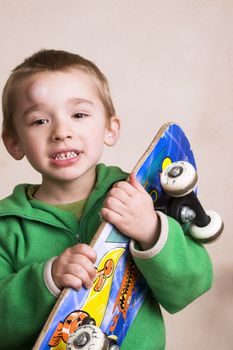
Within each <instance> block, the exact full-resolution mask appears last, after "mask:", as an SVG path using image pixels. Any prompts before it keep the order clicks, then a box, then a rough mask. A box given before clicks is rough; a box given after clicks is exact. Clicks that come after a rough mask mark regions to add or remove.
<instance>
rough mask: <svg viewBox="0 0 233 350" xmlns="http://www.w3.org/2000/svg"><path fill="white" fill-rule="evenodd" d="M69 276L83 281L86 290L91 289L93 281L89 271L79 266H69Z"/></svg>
mask: <svg viewBox="0 0 233 350" xmlns="http://www.w3.org/2000/svg"><path fill="white" fill-rule="evenodd" d="M68 271H69V274H70V275H72V276H74V277H75V278H77V279H80V280H81V281H82V285H83V286H84V287H85V288H91V286H92V284H93V280H92V279H91V278H90V276H89V273H88V272H87V270H86V269H85V268H84V267H83V266H82V265H78V264H69V269H68Z"/></svg>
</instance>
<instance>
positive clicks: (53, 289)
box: [44, 257, 61, 297]
mask: <svg viewBox="0 0 233 350" xmlns="http://www.w3.org/2000/svg"><path fill="white" fill-rule="evenodd" d="M55 259H56V257H54V258H52V259H49V260H48V261H47V262H46V264H45V267H44V281H45V284H46V287H47V288H48V290H49V291H50V293H51V294H53V295H54V296H55V297H58V296H59V294H60V293H61V290H60V289H59V288H57V286H56V284H55V283H54V281H53V277H52V264H53V262H54V260H55Z"/></svg>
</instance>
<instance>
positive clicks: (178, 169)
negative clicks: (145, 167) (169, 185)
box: [168, 165, 183, 178]
mask: <svg viewBox="0 0 233 350" xmlns="http://www.w3.org/2000/svg"><path fill="white" fill-rule="evenodd" d="M182 173H183V167H182V166H179V165H175V166H174V167H172V168H171V170H170V171H169V173H168V176H169V177H172V178H175V177H177V176H180V175H181V174H182Z"/></svg>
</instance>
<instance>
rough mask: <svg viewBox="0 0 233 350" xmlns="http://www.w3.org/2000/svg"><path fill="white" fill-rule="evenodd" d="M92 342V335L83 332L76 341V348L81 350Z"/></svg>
mask: <svg viewBox="0 0 233 350" xmlns="http://www.w3.org/2000/svg"><path fill="white" fill-rule="evenodd" d="M89 340H90V335H89V334H88V333H87V332H82V333H81V334H79V335H78V336H77V337H76V338H75V340H74V346H75V347H76V349H79V348H80V347H82V346H85V345H86V344H87V343H88V342H89Z"/></svg>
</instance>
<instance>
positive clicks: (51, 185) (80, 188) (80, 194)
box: [34, 173, 95, 204]
mask: <svg viewBox="0 0 233 350" xmlns="http://www.w3.org/2000/svg"><path fill="white" fill-rule="evenodd" d="M87 180H88V181H87ZM94 184H95V173H94V174H93V176H92V177H90V176H88V179H86V178H85V177H84V178H82V179H78V180H74V181H64V182H61V181H54V180H53V179H51V180H50V179H43V181H42V184H41V186H40V187H39V188H38V190H37V191H36V193H35V195H34V197H35V198H36V199H39V200H40V201H42V202H45V203H48V204H66V203H72V202H77V201H79V200H82V199H86V198H88V196H89V195H90V193H91V191H92V189H93V187H94Z"/></svg>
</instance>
